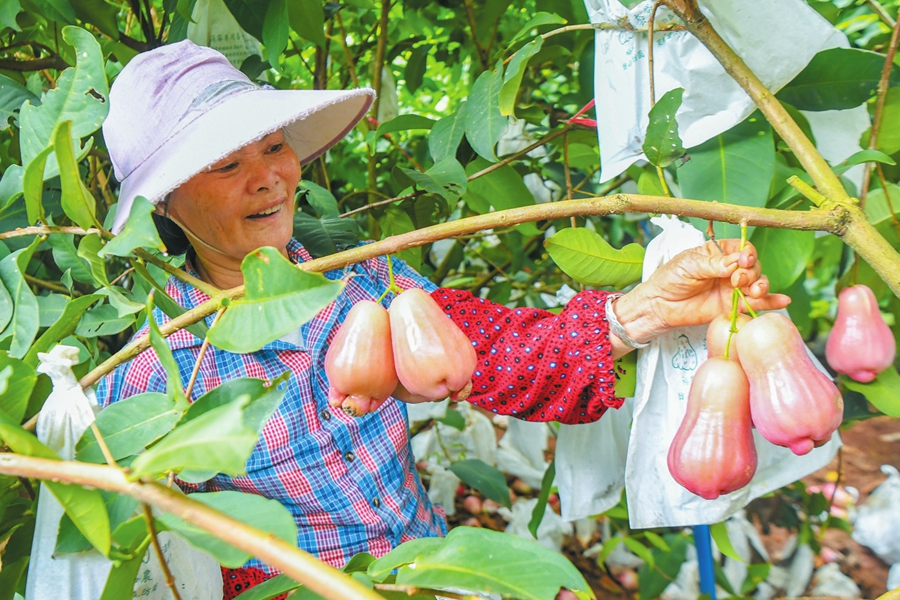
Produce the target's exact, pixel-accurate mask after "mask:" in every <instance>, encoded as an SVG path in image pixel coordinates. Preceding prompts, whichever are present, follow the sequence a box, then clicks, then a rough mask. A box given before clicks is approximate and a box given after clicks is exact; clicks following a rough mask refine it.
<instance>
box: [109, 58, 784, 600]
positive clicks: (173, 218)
mask: <svg viewBox="0 0 900 600" xmlns="http://www.w3.org/2000/svg"><path fill="white" fill-rule="evenodd" d="M372 98H373V94H372V92H371V90H354V91H349V92H348V91H278V90H272V89H260V88H258V87H256V86H255V85H254V84H252V83H251V82H250V81H249V80H248V79H247V78H246V77H245V76H244V75H243V74H242V73H240V72H239V71H237V70H236V69H234V68H233V67H231V65H229V64H228V62H227V60H226V59H225V58H224V57H223V56H222V55H220V54H218V53H217V52H215V51H213V50H210V49H208V48H201V47H197V46H195V45H193V44H192V43H190V42H187V41H185V42H180V43H178V44H173V45H170V46H165V47H162V48H158V49H156V50H153V51H150V52H147V53H144V54H141V55H139V56H137V57H136V58H134V59H133V60H132V61H131V62H130V63H129V64H128V66H126V67H125V69H124V70H123V71H122V72H121V73H120V74H119V76H118V79H117V80H116V82H115V84H114V85H113V87H112V91H111V94H110V112H109V117H108V118H107V120H106V122H105V123H104V126H103V131H104V136H105V139H106V142H107V146H108V148H109V152H110V156H111V158H112V161H113V165H114V166H115V172H116V177H117V178H118V179H119V181H120V182H121V189H120V196H119V211H118V215H117V218H116V221H115V226H114V231H119V230H120V229H121V227H122V226H123V224H124V222H125V220H126V217H127V215H128V213H129V211H130V207H131V204H132V202H133V199H134V198H135V197H136V196H138V195H141V196H144V197H146V198H148V199H149V200H150V201H151V202H153V203H154V204H156V206H157V212H158V213H159V219H160V227H161V232H163V233H164V235H166V236H167V237H169V238H170V239H169V243H170V246H173V245H177V244H178V243H179V242H178V239H177V235H184V236H186V240H185V239H182V240H181V242H184V241H186V242H187V244H184V245H185V247H187V246H189V251H188V256H187V261H186V264H185V268H186V269H187V271H188V272H190V273H191V274H193V275H194V276H196V277H199V278H200V279H202V280H204V281H206V282H208V283H211V284H213V285H215V286H217V287H219V288H229V287H233V286H236V285H240V284H241V283H243V278H242V275H241V271H240V264H241V261H242V259H243V258H244V256H245V255H246V254H247V253H249V252H251V251H253V250H255V249H256V248H258V247H261V246H274V247H276V248H278V249H279V250H281V252H282V253H283V254H284V255H285V256H287V257H288V258H289V259H290V260H292V261H294V262H302V261H305V260H309V259H310V256H309V254H308V253H306V251H305V250H304V249H303V247H302V246H301V245H300V244H299V243H298V242H297V241H296V240H293V239H292V238H291V232H292V224H293V211H294V206H293V198H294V191H295V188H296V186H297V184H298V182H299V180H300V165H301V163H305V162H308V161H310V160H312V159H314V158H315V157H317V156H319V155H321V154H322V153H323V152H325V150H327V149H328V148H329V147H330V146H331V145H333V144H334V143H336V142H337V141H338V140H339V139H340V138H342V137H343V136H344V135H345V134H346V133H347V132H348V131H349V130H350V129H351V128H352V127H353V126H354V125H355V124H356V123H357V122H358V121H359V119H361V118H362V117H363V115H365V113H366V112H367V110H368V108H369V105H370V103H371V101H372ZM173 223H174V225H173ZM173 233H175V234H177V235H176V239H172V235H173ZM720 244H721V246H722V248H723V250H724V253H722V252H720V251H719V250H718V249H716V248H714V246H713V245H712V244H707V245H706V246H704V247H702V248H698V249H695V250H691V251H688V252H685V253H683V254H681V255H679V256H678V257H676V258H675V259H674V260H673V261H671V262H670V263H668V264H667V265H665V266H664V267H662V268H661V269H659V270H658V271H657V273H656V274H655V275H654V276H653V277H652V278H651V279H650V280H648V281H647V282H645V283H642V284H640V285H638V286H637V287H636V288H635V289H634V290H633V291H631V292H629V293H628V294H625V295H615V294H609V293H606V292H596V291H588V292H584V293H582V294H579V295H578V296H576V297H575V298H574V299H572V301H571V302H570V303H569V304H568V306H567V307H566V309H565V310H564V311H563V312H562V313H561V314H560V315H552V314H550V313H547V312H544V311H540V310H534V309H524V308H523V309H512V310H511V309H508V308H506V307H503V306H499V305H496V304H493V303H491V302H488V301H484V300H481V299H477V298H474V297H472V296H471V294H468V293H466V292H460V291H457V290H449V289H437V288H436V287H435V286H434V285H433V284H432V283H431V282H430V281H428V280H427V279H425V278H423V277H422V276H420V275H418V274H417V273H415V272H414V271H413V270H412V269H410V268H409V267H407V266H405V265H404V264H403V263H402V262H400V261H397V262H395V263H394V265H395V267H394V273H395V279H396V283H397V285H399V286H400V287H401V288H410V287H421V288H424V289H425V290H426V291H429V292H431V293H432V296H433V298H434V299H435V300H436V301H437V302H438V304H439V305H440V306H442V307H443V308H444V309H445V312H446V313H447V315H448V316H449V317H450V318H452V319H453V321H454V322H455V323H456V324H457V325H458V326H459V327H460V328H461V329H462V330H463V331H464V332H465V333H466V334H467V335H468V336H469V338H470V339H471V340H472V343H473V346H474V347H475V349H476V351H477V353H478V357H479V362H478V366H477V370H476V372H475V377H474V386H473V391H472V395H471V396H470V397H469V401H471V402H473V403H475V404H477V405H479V406H482V407H483V408H486V409H488V410H491V411H493V412H496V413H501V414H510V415H515V416H517V417H519V418H524V419H530V420H538V421H550V420H555V421H561V422H566V423H584V422H589V421H593V420H596V419H598V418H600V416H601V415H602V414H603V412H604V411H605V410H606V409H607V408H608V407H618V406H619V405H620V404H621V400H620V399H618V398H616V397H615V395H614V393H613V384H614V381H615V375H614V371H613V364H612V361H613V359H614V358H616V357H618V356H621V355H623V354H625V353H626V352H629V351H630V350H632V349H633V348H635V347H640V346H641V345H643V344H646V342H648V341H649V340H650V339H652V338H653V337H655V336H658V335H660V334H662V333H664V332H666V331H668V330H670V329H671V328H673V327H680V326H685V325H691V324H699V323H706V322H709V321H710V320H712V319H713V318H714V317H715V316H717V315H718V314H720V313H722V312H725V311H726V310H728V309H729V308H730V301H731V300H730V299H731V291H732V286H733V285H739V286H741V287H742V288H743V290H744V292H745V294H746V295H747V296H748V298H750V302H751V304H752V305H753V307H754V308H755V309H763V310H764V309H774V308H781V307H783V306H785V305H786V304H787V303H788V302H789V300H788V299H787V298H786V297H784V296H779V295H769V294H768V293H767V292H768V282H767V280H766V278H765V277H764V276H762V275H761V273H760V265H759V263H758V262H757V261H756V257H755V250H754V248H753V247H752V246H751V245H748V246H747V247H746V248H745V249H744V250H743V251H738V242H737V241H736V240H723V241H721V242H720ZM350 270H351V271H353V272H354V273H355V274H356V276H355V277H352V278H350V279H349V282H348V284H347V286H346V288H345V291H344V292H342V294H341V296H340V297H339V298H338V299H337V300H336V301H335V302H334V303H332V304H331V305H330V306H329V307H328V308H327V309H325V310H323V311H322V312H321V313H320V314H319V315H317V317H316V318H315V319H313V320H312V321H311V322H310V323H308V324H307V325H304V326H303V327H301V328H300V330H299V331H297V332H295V333H294V334H291V335H289V336H286V337H285V338H282V339H280V340H277V341H275V342H273V343H271V344H269V345H267V346H265V347H264V348H263V349H262V350H260V351H258V352H255V353H253V354H246V355H235V354H230V353H228V352H223V351H220V350H218V349H215V348H210V349H209V351H208V352H207V353H206V354H205V355H204V357H203V363H202V365H201V368H200V375H199V377H198V379H197V382H196V384H195V386H194V388H193V397H194V398H197V397H199V396H200V395H202V394H203V393H205V392H207V391H208V390H209V389H211V388H214V387H215V386H217V385H219V384H220V383H222V382H223V381H226V380H228V379H231V378H234V377H261V378H274V377H277V376H279V375H281V374H282V373H283V372H284V371H285V370H290V371H291V372H292V377H291V379H290V381H289V383H288V386H287V391H286V396H285V399H284V401H283V402H282V404H281V406H280V407H279V409H278V411H277V412H276V413H275V414H274V415H273V417H272V418H271V419H270V420H269V422H268V423H267V424H266V427H265V429H264V431H263V434H262V437H261V438H260V441H259V443H258V445H257V447H256V449H255V450H254V452H253V455H252V456H251V458H250V460H249V461H248V463H247V475H245V476H241V477H234V478H231V477H225V476H216V477H214V478H212V479H211V480H209V481H207V482H204V483H202V484H200V485H190V484H186V483H183V484H181V485H182V487H183V488H185V489H186V490H187V491H193V490H198V489H199V490H209V491H213V490H238V491H244V492H248V493H255V494H261V495H263V496H266V497H268V498H274V499H277V500H279V501H280V502H282V503H283V504H284V506H286V507H287V508H288V510H290V511H291V513H292V514H293V515H294V517H295V519H296V521H297V524H298V527H299V538H298V545H299V546H300V547H301V548H303V549H305V550H307V551H309V552H311V553H313V554H315V555H316V556H317V557H318V558H320V559H321V560H323V561H325V562H328V563H330V564H332V565H335V566H341V565H343V564H344V563H345V562H346V561H347V560H349V559H350V557H351V556H353V555H354V554H356V553H358V552H362V551H365V552H370V553H372V554H374V555H376V556H381V555H383V554H385V553H386V552H388V551H389V550H390V549H391V548H393V547H394V546H396V545H397V544H399V543H401V542H404V541H406V540H409V539H412V538H416V537H423V536H437V535H443V534H445V533H446V530H447V528H446V523H445V521H444V519H443V515H442V514H441V511H440V509H439V507H434V506H432V505H431V503H430V502H429V500H428V497H427V495H426V494H425V492H424V490H423V488H422V484H421V482H420V480H419V477H418V474H417V473H416V469H415V465H414V458H413V456H412V454H411V452H410V446H409V439H408V433H407V420H406V407H405V405H404V404H403V403H402V402H396V401H393V400H390V399H389V400H388V401H387V402H385V403H384V404H383V405H382V406H381V407H379V408H378V409H377V410H376V411H375V412H373V413H372V414H369V415H366V416H364V417H362V418H356V419H354V418H351V417H349V416H347V415H344V414H342V413H341V412H340V411H337V412H333V411H332V410H331V409H330V407H329V405H328V401H327V389H328V382H327V380H326V376H325V370H324V358H325V351H326V350H327V347H328V343H329V341H330V340H331V339H332V338H333V336H334V334H335V332H336V330H337V328H338V326H339V325H340V323H341V322H342V321H343V319H344V316H345V315H346V314H347V311H349V309H350V307H352V306H353V304H354V303H355V302H357V301H359V300H363V299H377V298H379V297H380V296H381V295H382V293H383V292H384V291H385V289H387V285H388V272H387V265H386V261H385V259H384V258H383V257H382V258H379V259H373V260H370V261H367V262H366V263H364V264H357V265H353V266H352V267H350ZM344 274H345V273H344V271H341V272H330V273H326V274H325V276H326V277H328V278H330V279H337V278H339V277H342V276H343V275H344ZM167 292H168V293H169V295H171V296H172V297H173V298H174V299H175V300H176V301H177V302H179V303H180V304H181V305H182V306H184V307H185V308H188V309H190V308H193V307H194V306H197V305H198V304H200V303H202V302H203V301H205V300H207V299H208V296H206V295H205V294H203V293H202V292H200V291H199V290H197V289H195V288H193V287H191V286H189V285H187V284H185V283H184V282H182V281H179V280H177V279H174V278H173V279H171V280H170V281H169V283H168V286H167ZM388 303H389V302H388V301H385V304H388ZM616 317H617V318H616ZM153 318H154V319H156V320H157V322H160V323H162V322H163V321H165V320H167V317H165V316H164V315H163V314H162V313H161V312H160V311H158V310H157V311H155V312H154V314H153ZM248 326H250V324H248ZM610 330H612V333H610ZM168 342H169V345H170V346H171V348H172V350H173V352H174V355H175V358H176V360H177V362H178V364H179V367H180V369H181V374H182V379H183V380H184V381H187V380H188V378H189V377H190V374H191V372H192V370H193V369H194V365H195V361H196V359H197V356H198V352H199V347H200V340H198V339H197V338H195V337H194V336H193V335H191V334H190V333H188V332H187V331H184V330H183V331H180V332H178V333H176V334H174V335H173V336H171V337H170V338H169V339H168ZM165 382H166V376H165V371H164V370H163V368H162V366H161V365H160V364H159V361H158V360H157V357H156V355H155V353H153V351H152V350H150V351H147V352H144V353H143V354H142V355H140V356H138V357H137V358H136V359H135V360H133V361H132V362H130V363H128V364H126V365H123V366H121V367H120V368H119V369H118V370H117V371H115V372H114V373H113V374H111V375H110V376H109V377H107V378H105V379H104V380H103V381H102V382H101V383H100V385H99V389H98V398H99V399H100V401H101V402H102V403H103V404H104V405H107V404H109V403H110V402H115V401H118V400H121V399H123V398H126V397H128V396H131V395H134V394H137V393H142V392H147V391H161V390H163V389H164V388H165ZM407 400H409V398H407ZM416 400H417V401H421V400H433V399H431V398H426V399H422V398H417V399H416ZM246 567H247V568H245V569H243V570H238V571H227V570H226V573H225V575H226V589H227V590H228V589H229V583H230V582H234V581H237V578H240V581H241V586H242V588H241V590H240V591H242V589H246V588H245V587H244V584H245V583H246V582H247V581H249V582H250V583H253V582H255V581H261V580H263V579H265V578H266V577H267V576H268V573H269V572H268V568H267V567H266V565H264V564H262V563H260V562H259V561H250V563H248V565H247V566H246ZM230 593H233V588H232V591H231V592H227V593H226V597H230V596H229V595H228V594H230Z"/></svg>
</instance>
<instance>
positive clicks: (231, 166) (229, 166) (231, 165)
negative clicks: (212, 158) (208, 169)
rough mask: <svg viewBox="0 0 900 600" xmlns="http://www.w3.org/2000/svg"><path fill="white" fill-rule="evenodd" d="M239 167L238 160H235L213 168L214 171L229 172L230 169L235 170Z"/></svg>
mask: <svg viewBox="0 0 900 600" xmlns="http://www.w3.org/2000/svg"><path fill="white" fill-rule="evenodd" d="M237 167H238V164H237V163H236V162H233V163H228V164H227V165H223V166H221V167H216V168H215V169H213V171H216V172H218V173H228V172H229V171H234V170H235V169H237Z"/></svg>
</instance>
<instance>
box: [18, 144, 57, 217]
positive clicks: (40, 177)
mask: <svg viewBox="0 0 900 600" xmlns="http://www.w3.org/2000/svg"><path fill="white" fill-rule="evenodd" d="M51 152H53V146H48V147H46V148H44V149H43V150H42V151H41V152H40V153H39V154H38V155H37V156H35V157H34V160H32V161H31V162H30V163H28V166H27V167H26V168H25V175H24V176H23V177H22V192H23V194H24V195H25V212H26V214H27V215H28V222H29V223H36V222H38V221H40V222H41V223H46V221H47V216H46V215H45V214H44V167H45V166H46V164H47V157H48V156H50V153H51Z"/></svg>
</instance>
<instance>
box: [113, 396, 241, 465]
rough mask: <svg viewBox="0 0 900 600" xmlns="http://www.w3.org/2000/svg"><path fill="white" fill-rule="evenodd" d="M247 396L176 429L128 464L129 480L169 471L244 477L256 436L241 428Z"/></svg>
mask: <svg viewBox="0 0 900 600" xmlns="http://www.w3.org/2000/svg"><path fill="white" fill-rule="evenodd" d="M249 403H250V396H241V397H240V398H238V399H237V400H235V401H234V402H231V403H230V404H226V405H224V406H220V407H217V408H214V409H213V410H210V411H209V412H207V413H205V414H203V415H201V416H199V417H197V418H196V419H193V420H192V421H190V422H188V423H185V424H184V425H183V426H179V427H176V428H175V429H174V430H172V432H171V433H170V434H168V435H167V436H166V437H164V438H163V439H162V440H160V441H159V442H158V443H157V444H156V445H154V446H153V447H152V448H150V449H149V450H147V451H146V452H144V453H142V454H140V455H138V457H137V458H136V459H135V460H134V462H133V463H132V464H131V469H132V473H131V475H130V478H131V479H132V480H135V479H139V478H140V477H143V476H145V475H148V476H156V475H161V474H163V473H167V472H169V471H175V472H176V473H177V472H178V471H181V470H182V469H193V470H198V471H199V470H202V471H211V472H214V473H223V474H225V475H240V474H243V473H245V465H246V464H247V459H248V458H249V457H250V454H251V453H252V452H253V448H254V447H255V446H256V442H257V440H258V436H257V434H256V433H255V432H254V431H253V430H252V429H250V428H248V427H246V426H245V425H244V418H243V413H244V408H245V407H246V406H247V405H248V404H249Z"/></svg>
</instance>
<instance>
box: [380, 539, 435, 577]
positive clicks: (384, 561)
mask: <svg viewBox="0 0 900 600" xmlns="http://www.w3.org/2000/svg"><path fill="white" fill-rule="evenodd" d="M443 545H444V540H443V539H442V538H435V537H430V538H418V539H414V540H409V541H408V542H403V543H402V544H400V545H399V546H397V547H396V548H394V549H393V550H391V551H390V552H388V553H387V554H385V555H384V556H382V557H381V558H379V559H378V560H376V561H375V562H373V563H371V564H370V565H369V568H368V569H367V570H366V574H367V575H368V576H369V577H371V578H372V580H373V581H377V582H380V581H384V580H385V579H386V578H387V577H388V575H390V574H391V572H392V571H393V570H394V569H396V568H398V567H402V566H403V565H408V564H411V563H414V562H416V561H417V560H418V559H419V558H422V557H423V556H430V555H431V554H434V553H435V552H437V551H438V549H440V547H441V546H443Z"/></svg>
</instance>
